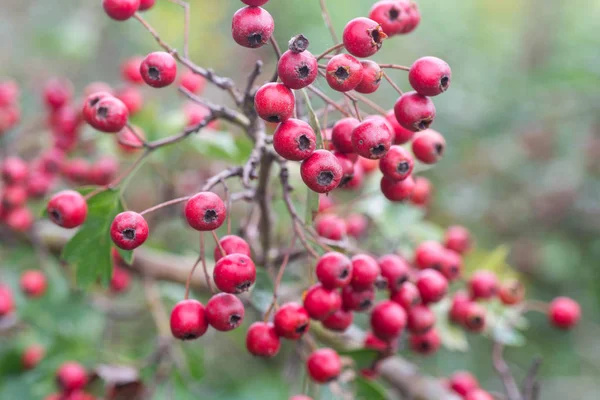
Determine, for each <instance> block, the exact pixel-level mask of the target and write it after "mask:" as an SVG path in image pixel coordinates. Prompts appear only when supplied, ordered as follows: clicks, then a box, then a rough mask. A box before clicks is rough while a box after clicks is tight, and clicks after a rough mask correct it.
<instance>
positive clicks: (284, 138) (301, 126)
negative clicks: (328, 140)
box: [273, 118, 317, 161]
mask: <svg viewBox="0 0 600 400" xmlns="http://www.w3.org/2000/svg"><path fill="white" fill-rule="evenodd" d="M273 147H274V148H275V151H276V152H277V154H279V155H280V156H281V157H283V158H285V159H286V160H291V161H302V160H304V159H306V158H308V157H309V156H310V155H311V154H312V153H313V152H314V151H315V149H316V148H317V136H316V135H315V132H314V131H313V129H312V128H311V127H310V125H309V124H308V123H306V122H304V121H301V120H299V119H295V118H290V119H288V120H287V121H285V122H282V123H280V124H279V126H277V129H276V130H275V133H274V134H273Z"/></svg>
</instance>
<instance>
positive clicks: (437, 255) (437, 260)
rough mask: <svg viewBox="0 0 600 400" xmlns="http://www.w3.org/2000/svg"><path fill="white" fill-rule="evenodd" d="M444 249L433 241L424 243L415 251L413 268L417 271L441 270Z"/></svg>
mask: <svg viewBox="0 0 600 400" xmlns="http://www.w3.org/2000/svg"><path fill="white" fill-rule="evenodd" d="M443 252H444V248H443V247H442V246H441V245H440V244H439V243H438V242H434V241H426V242H423V243H421V244H419V246H417V248H416V249H415V260H414V263H415V266H416V267H417V268H419V269H428V268H431V269H435V270H438V271H441V269H442V253H443Z"/></svg>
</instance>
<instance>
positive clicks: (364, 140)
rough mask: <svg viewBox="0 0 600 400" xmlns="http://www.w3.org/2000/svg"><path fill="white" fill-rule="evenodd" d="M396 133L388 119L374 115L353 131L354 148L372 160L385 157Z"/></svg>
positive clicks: (360, 154) (359, 153)
mask: <svg viewBox="0 0 600 400" xmlns="http://www.w3.org/2000/svg"><path fill="white" fill-rule="evenodd" d="M393 138H394V135H393V134H392V131H391V129H390V127H389V124H388V123H387V121H386V119H385V118H383V117H380V116H374V117H370V118H367V119H365V120H364V121H363V122H361V123H360V124H358V126H356V128H354V130H353V131H352V136H351V140H352V148H353V149H354V152H355V153H356V154H358V155H359V156H361V157H364V158H370V159H372V160H376V159H379V158H381V157H383V156H384V155H385V154H386V153H387V152H388V150H389V149H390V146H391V145H392V140H393Z"/></svg>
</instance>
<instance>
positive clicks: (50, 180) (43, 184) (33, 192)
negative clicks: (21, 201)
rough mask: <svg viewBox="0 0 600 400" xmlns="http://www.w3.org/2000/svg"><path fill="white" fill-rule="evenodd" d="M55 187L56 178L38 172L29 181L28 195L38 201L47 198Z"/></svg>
mask: <svg viewBox="0 0 600 400" xmlns="http://www.w3.org/2000/svg"><path fill="white" fill-rule="evenodd" d="M53 185H54V176H52V175H50V174H45V173H43V172H39V171H36V172H34V173H32V174H31V176H30V177H29V179H28V180H27V195H28V196H30V197H33V198H36V199H39V198H42V197H44V196H46V194H47V193H48V192H49V191H50V190H51V189H52V186H53Z"/></svg>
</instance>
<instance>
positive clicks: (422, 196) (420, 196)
mask: <svg viewBox="0 0 600 400" xmlns="http://www.w3.org/2000/svg"><path fill="white" fill-rule="evenodd" d="M432 190H433V189H432V188H431V182H429V179H427V178H424V177H422V176H417V178H416V179H415V187H414V189H413V193H412V196H410V201H411V202H412V203H413V204H414V205H417V206H422V207H426V206H427V205H428V204H429V201H430V200H431V192H432Z"/></svg>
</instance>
